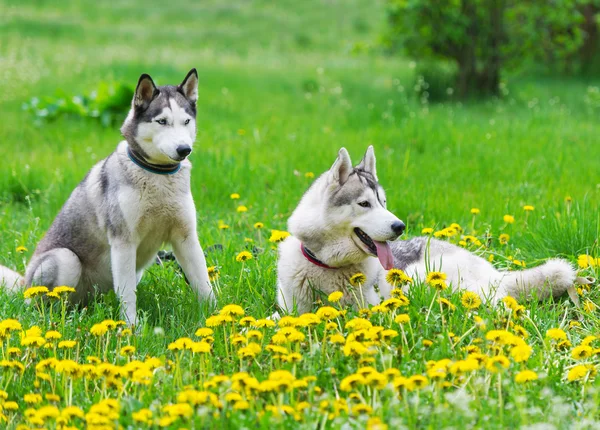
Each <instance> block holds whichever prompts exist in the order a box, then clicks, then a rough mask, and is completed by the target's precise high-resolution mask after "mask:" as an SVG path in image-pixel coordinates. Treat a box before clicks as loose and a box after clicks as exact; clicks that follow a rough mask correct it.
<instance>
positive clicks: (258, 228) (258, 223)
mask: <svg viewBox="0 0 600 430" xmlns="http://www.w3.org/2000/svg"><path fill="white" fill-rule="evenodd" d="M264 226H265V225H264V224H263V223H262V222H255V223H254V228H255V229H257V230H260V229H261V228H263V227H264Z"/></svg>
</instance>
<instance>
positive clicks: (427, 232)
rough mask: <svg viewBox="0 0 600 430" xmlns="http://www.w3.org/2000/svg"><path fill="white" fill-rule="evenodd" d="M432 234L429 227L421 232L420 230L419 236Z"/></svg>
mask: <svg viewBox="0 0 600 430" xmlns="http://www.w3.org/2000/svg"><path fill="white" fill-rule="evenodd" d="M431 233H433V229H432V228H431V227H425V228H424V229H423V230H421V234H431Z"/></svg>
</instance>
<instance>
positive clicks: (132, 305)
mask: <svg viewBox="0 0 600 430" xmlns="http://www.w3.org/2000/svg"><path fill="white" fill-rule="evenodd" d="M135 261H136V247H135V246H134V245H133V244H129V243H122V242H117V243H113V244H111V247H110V263H111V266H112V275H113V286H114V289H115V293H116V294H117V297H118V298H119V299H120V300H121V303H122V305H121V315H122V316H123V319H125V321H127V322H128V323H129V324H131V325H133V324H135V323H136V318H137V312H136V294H135V290H136V286H137V276H136V272H135Z"/></svg>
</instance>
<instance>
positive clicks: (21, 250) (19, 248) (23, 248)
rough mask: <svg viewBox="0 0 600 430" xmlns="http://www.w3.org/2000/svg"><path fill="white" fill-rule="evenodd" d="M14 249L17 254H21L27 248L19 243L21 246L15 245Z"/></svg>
mask: <svg viewBox="0 0 600 430" xmlns="http://www.w3.org/2000/svg"><path fill="white" fill-rule="evenodd" d="M16 251H17V252H18V253H19V254H22V253H24V252H27V251H28V250H27V248H25V247H24V246H22V245H21V246H17V249H16Z"/></svg>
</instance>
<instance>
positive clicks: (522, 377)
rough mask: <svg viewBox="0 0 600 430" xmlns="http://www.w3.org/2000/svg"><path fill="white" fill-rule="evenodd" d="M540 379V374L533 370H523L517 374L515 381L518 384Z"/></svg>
mask: <svg viewBox="0 0 600 430" xmlns="http://www.w3.org/2000/svg"><path fill="white" fill-rule="evenodd" d="M537 379H538V374H537V373H535V372H534V371H533V370H522V371H521V372H519V373H517V374H516V375H515V382H516V383H518V384H524V383H525V382H531V381H535V380H537Z"/></svg>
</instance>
